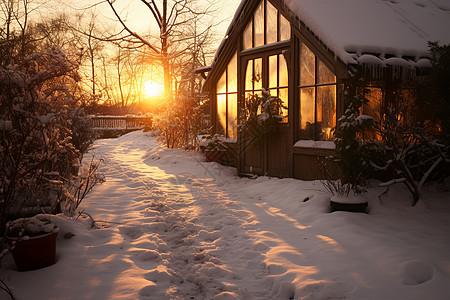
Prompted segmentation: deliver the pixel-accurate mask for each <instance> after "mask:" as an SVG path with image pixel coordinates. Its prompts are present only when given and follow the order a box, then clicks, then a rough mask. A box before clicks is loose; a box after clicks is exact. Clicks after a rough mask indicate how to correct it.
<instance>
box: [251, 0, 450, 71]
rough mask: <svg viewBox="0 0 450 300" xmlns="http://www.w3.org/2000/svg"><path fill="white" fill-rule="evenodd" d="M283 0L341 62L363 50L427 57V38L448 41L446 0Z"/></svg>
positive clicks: (449, 18)
mask: <svg viewBox="0 0 450 300" xmlns="http://www.w3.org/2000/svg"><path fill="white" fill-rule="evenodd" d="M244 1H245V0H244ZM284 2H285V4H286V6H287V7H288V8H289V9H290V10H291V11H292V12H293V13H294V14H295V15H296V16H297V17H298V18H299V19H300V21H301V22H303V23H304V24H305V25H306V26H307V27H308V28H309V29H310V30H311V31H312V32H314V34H315V35H316V36H317V37H318V38H319V39H320V40H321V41H322V42H323V43H324V44H325V45H326V46H327V47H328V48H329V49H330V50H331V51H333V52H334V53H335V55H336V56H338V57H339V58H340V59H341V60H342V61H343V62H344V63H346V64H348V63H354V62H355V60H354V57H355V56H354V55H352V54H357V56H360V55H361V54H364V53H373V54H377V55H379V56H380V57H381V58H382V59H383V58H384V56H394V57H405V56H407V57H413V58H414V60H416V61H417V60H419V59H420V57H424V56H427V51H428V45H427V43H428V42H429V41H432V42H435V41H440V42H441V43H442V44H448V43H450V32H449V30H450V1H449V0H284Z"/></svg>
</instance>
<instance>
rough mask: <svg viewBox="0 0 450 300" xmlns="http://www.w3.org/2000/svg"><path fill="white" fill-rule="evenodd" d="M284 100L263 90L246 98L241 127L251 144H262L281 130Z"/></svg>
mask: <svg viewBox="0 0 450 300" xmlns="http://www.w3.org/2000/svg"><path fill="white" fill-rule="evenodd" d="M285 109H287V108H286V106H284V104H283V101H282V100H281V99H280V98H278V97H275V96H272V95H270V92H269V91H266V90H263V91H262V94H261V95H260V94H252V95H249V96H248V97H247V98H246V99H245V110H244V111H243V114H242V115H241V119H240V120H241V122H240V125H239V128H240V130H241V132H243V133H244V134H245V135H246V136H247V138H246V142H247V143H249V144H260V143H262V142H263V141H264V139H266V138H268V137H271V136H274V135H276V134H277V133H278V132H279V129H280V123H281V121H282V120H283V116H282V114H283V110H285Z"/></svg>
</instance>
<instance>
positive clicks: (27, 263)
mask: <svg viewBox="0 0 450 300" xmlns="http://www.w3.org/2000/svg"><path fill="white" fill-rule="evenodd" d="M57 236H58V232H52V233H47V234H43V235H39V236H35V237H30V238H29V239H27V240H24V239H21V240H18V238H12V237H6V239H7V241H8V244H9V245H10V246H13V243H14V242H15V243H14V244H15V245H14V249H13V250H12V255H13V258H14V262H15V263H16V266H17V269H18V270H19V271H30V270H36V269H40V268H44V267H48V266H50V265H53V264H54V263H55V262H56V237H57Z"/></svg>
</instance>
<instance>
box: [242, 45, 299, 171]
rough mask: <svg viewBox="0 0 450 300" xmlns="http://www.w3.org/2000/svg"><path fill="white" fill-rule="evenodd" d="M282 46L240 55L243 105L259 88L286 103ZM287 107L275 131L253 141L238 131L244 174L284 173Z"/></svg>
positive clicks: (287, 145)
mask: <svg viewBox="0 0 450 300" xmlns="http://www.w3.org/2000/svg"><path fill="white" fill-rule="evenodd" d="M282 53H283V49H277V50H274V51H271V52H266V53H262V54H259V55H252V56H247V57H245V56H244V57H241V74H243V75H244V76H243V79H242V84H241V86H242V87H243V93H241V95H243V96H242V99H241V101H240V103H241V107H245V105H246V103H247V99H248V97H249V96H250V95H252V94H258V95H262V93H263V91H268V92H270V95H271V96H275V97H279V98H280V99H282V100H283V102H284V104H285V105H286V106H287V105H288V103H289V101H288V97H289V96H288V95H289V92H288V90H289V89H288V81H289V80H288V74H289V72H288V64H287V60H286V59H285V57H284V55H283V54H282ZM288 110H289V108H288V107H287V108H286V109H283V111H282V112H281V113H282V114H283V121H282V122H281V124H280V129H279V131H278V132H277V133H276V134H272V135H265V136H264V137H263V138H262V139H261V140H258V141H254V138H253V137H252V136H251V135H249V134H241V137H240V139H239V146H240V153H241V155H240V164H239V167H240V172H241V173H246V174H257V175H269V176H277V177H288V176H289V166H288V161H289V160H288V155H289V147H291V146H292V145H290V144H289V139H288V136H289V134H288V133H289V122H288Z"/></svg>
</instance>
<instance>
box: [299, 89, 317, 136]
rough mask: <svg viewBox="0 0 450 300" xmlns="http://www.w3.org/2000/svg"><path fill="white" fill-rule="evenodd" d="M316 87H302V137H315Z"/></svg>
mask: <svg viewBox="0 0 450 300" xmlns="http://www.w3.org/2000/svg"><path fill="white" fill-rule="evenodd" d="M314 97H315V95H314V88H313V87H310V88H301V89H300V129H301V130H300V132H301V138H302V139H312V140H313V139H314Z"/></svg>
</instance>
